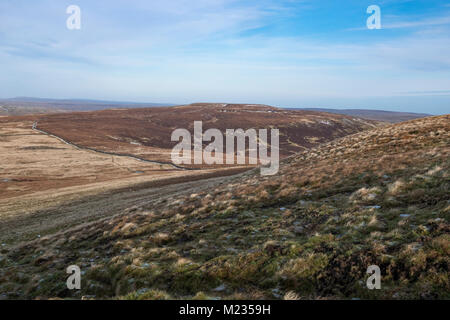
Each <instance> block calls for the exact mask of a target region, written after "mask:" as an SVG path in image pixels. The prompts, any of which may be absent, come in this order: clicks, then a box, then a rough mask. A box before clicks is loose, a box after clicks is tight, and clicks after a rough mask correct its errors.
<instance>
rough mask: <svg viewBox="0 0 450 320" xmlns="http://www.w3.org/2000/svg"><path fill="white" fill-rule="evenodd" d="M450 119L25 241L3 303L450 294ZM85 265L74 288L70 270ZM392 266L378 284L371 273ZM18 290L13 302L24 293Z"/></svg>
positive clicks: (2, 262)
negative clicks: (369, 282) (377, 286)
mask: <svg viewBox="0 0 450 320" xmlns="http://www.w3.org/2000/svg"><path fill="white" fill-rule="evenodd" d="M449 123H450V116H448V115H447V116H441V117H433V118H425V119H419V120H414V121H409V122H406V123H402V124H398V125H393V126H390V127H386V128H381V129H380V128H379V129H374V130H371V131H367V132H363V133H360V134H356V135H353V136H349V137H346V138H342V139H340V140H338V141H335V142H331V143H328V144H325V145H322V146H319V147H317V148H315V149H313V150H311V151H308V152H305V153H301V154H299V155H296V156H294V157H290V158H288V159H287V160H286V161H284V163H283V165H282V166H281V169H280V172H279V174H278V175H276V176H274V177H260V176H259V171H253V172H249V173H247V174H245V175H244V176H243V177H241V178H240V179H239V180H237V179H236V180H235V181H234V182H231V183H229V184H226V185H225V184H224V185H219V186H217V188H216V189H214V190H210V191H209V192H208V193H206V192H205V193H201V194H193V195H191V196H190V197H180V198H179V199H173V200H171V201H170V202H164V203H160V205H159V206H158V207H156V208H155V207H153V208H145V207H143V208H132V209H130V210H128V211H127V212H124V215H122V216H120V217H116V218H113V219H110V220H102V221H99V222H96V223H93V224H89V225H86V226H83V227H79V228H77V229H75V230H69V231H67V232H66V233H60V234H56V235H54V236H51V237H48V238H43V239H39V240H36V241H34V242H31V243H26V244H24V245H23V246H21V247H20V248H17V249H15V250H12V251H9V252H7V251H6V250H4V251H3V252H2V256H1V258H0V267H1V269H0V295H1V294H3V297H4V298H17V297H27V298H34V297H38V296H40V297H54V296H59V297H75V298H76V297H81V296H82V295H90V296H94V297H95V298H109V297H115V298H142V299H152V298H159V299H162V298H208V297H221V298H250V299H257V298H283V297H286V298H324V297H326V298H352V297H358V298H387V299H393V298H394V299H401V298H450V287H449V279H448V274H449V273H448V269H449V262H450V260H449V253H450V249H449V243H450V241H449V240H450V236H449V231H450V225H449V213H450V200H449V192H448V190H449V189H450V178H449V164H450V163H449V151H450V147H449V145H450V143H449V142H450V127H449ZM71 264H77V265H79V266H80V267H81V268H82V270H84V271H85V273H84V274H83V278H82V290H81V291H80V292H69V291H68V290H67V289H65V279H66V277H67V275H66V273H65V268H66V267H67V266H69V265H71ZM372 264H377V265H379V266H380V267H381V270H382V290H368V289H367V288H366V286H365V279H366V278H367V275H366V269H367V267H368V266H369V265H372ZM14 292H15V293H16V294H14Z"/></svg>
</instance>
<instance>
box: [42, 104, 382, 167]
mask: <svg viewBox="0 0 450 320" xmlns="http://www.w3.org/2000/svg"><path fill="white" fill-rule="evenodd" d="M199 120H202V121H203V131H206V130H207V129H210V128H217V129H219V130H221V132H223V133H225V130H226V129H243V130H247V129H249V128H254V129H264V128H266V129H270V128H276V129H279V130H280V156H281V157H282V158H283V157H286V156H289V155H292V154H294V153H297V152H300V151H303V150H305V149H308V148H310V147H313V146H316V145H318V144H320V143H324V142H328V141H330V140H333V139H336V138H340V137H343V136H346V135H348V134H353V133H356V132H359V131H362V130H367V129H370V128H373V127H376V126H377V125H380V123H379V122H376V121H371V120H362V119H359V118H353V117H349V116H343V115H336V114H330V113H320V112H311V111H299V110H284V109H279V108H275V107H270V106H264V105H248V104H247V105H243V104H212V103H196V104H191V105H185V106H177V107H157V108H139V109H119V110H103V111H93V112H79V113H71V114H53V115H48V116H41V117H39V118H38V125H37V127H38V128H39V129H41V130H44V131H46V132H48V133H52V134H54V135H56V136H59V137H61V138H63V139H64V140H67V141H70V142H73V143H74V144H76V145H79V146H83V147H89V148H94V149H96V150H101V151H108V152H117V153H120V154H133V155H136V156H139V157H142V158H144V159H148V160H154V161H160V162H171V158H170V152H171V150H172V148H173V147H174V146H175V145H176V144H177V143H178V142H172V141H171V134H172V132H173V131H174V130H175V129H177V128H184V129H187V130H189V131H190V132H191V134H193V125H194V121H199ZM207 144H208V143H207V142H204V146H206V145H207ZM197 167H198V166H197ZM203 167H204V166H203Z"/></svg>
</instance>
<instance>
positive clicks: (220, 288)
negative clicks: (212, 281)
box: [213, 284, 226, 292]
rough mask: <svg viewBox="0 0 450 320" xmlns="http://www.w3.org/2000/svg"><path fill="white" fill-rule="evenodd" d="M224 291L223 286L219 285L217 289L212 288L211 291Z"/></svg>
mask: <svg viewBox="0 0 450 320" xmlns="http://www.w3.org/2000/svg"><path fill="white" fill-rule="evenodd" d="M225 289H226V287H225V285H224V284H221V285H220V286H218V287H217V288H214V289H213V290H214V291H218V292H219V291H224V290H225Z"/></svg>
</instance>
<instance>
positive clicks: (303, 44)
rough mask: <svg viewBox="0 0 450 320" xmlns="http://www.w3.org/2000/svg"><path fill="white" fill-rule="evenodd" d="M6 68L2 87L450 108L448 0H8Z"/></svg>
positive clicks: (1, 52)
mask: <svg viewBox="0 0 450 320" xmlns="http://www.w3.org/2000/svg"><path fill="white" fill-rule="evenodd" d="M69 5H78V6H79V7H80V8H81V23H82V25H81V30H68V29H67V28H66V20H67V18H68V17H69V15H68V14H66V8H67V7H68V6H69ZM369 5H378V6H379V7H380V8H381V23H382V29H381V30H369V29H367V27H366V20H367V18H368V17H369V14H367V13H366V9H367V7H368V6H369ZM0 70H1V77H0V97H3V98H8V97H15V96H34V97H48V98H85V99H104V100H122V101H137V102H170V103H189V102H196V101H214V102H243V103H264V104H271V105H275V106H285V107H331V108H368V109H387V110H395V111H413V112H427V113H433V114H443V113H450V1H437V0H436V1H434V0H423V1H421V0H418V1H412V0H397V1H394V0H370V1H365V0H345V1H344V0H342V1H338V0H303V1H302V0H298V1H296V0H279V1H273V0H257V1H250V0H244V1H234V0H198V1H196V0H165V1H160V0H145V1H144V0H134V1H130V0H115V1H114V0H96V1H92V0H90V1H88V0H70V1H65V0H58V1H56V0H53V1H50V0H36V1H29V0H27V1H25V0H2V1H1V2H0Z"/></svg>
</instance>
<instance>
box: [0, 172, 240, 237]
mask: <svg viewBox="0 0 450 320" xmlns="http://www.w3.org/2000/svg"><path fill="white" fill-rule="evenodd" d="M244 170H245V171H246V170H248V168H246V169H243V168H240V169H233V170H224V171H218V172H211V173H205V174H202V175H195V176H185V177H175V178H167V179H161V180H156V181H154V182H147V183H142V184H139V185H134V186H130V187H126V188H121V189H115V190H109V191H106V192H102V193H94V194H90V195H89V191H86V195H84V196H82V197H79V195H78V197H77V198H75V199H73V200H71V201H69V202H65V203H64V202H63V203H60V202H59V201H58V200H61V201H63V199H58V198H56V199H55V198H53V199H51V201H52V202H55V203H58V204H57V205H55V206H54V207H50V208H46V209H43V210H38V211H35V212H33V213H30V214H24V215H15V216H13V217H11V218H6V219H2V223H1V224H0V241H3V242H9V243H16V242H18V241H23V240H31V239H35V238H36V237H40V236H44V235H46V234H51V233H54V232H56V231H58V230H59V229H62V228H64V229H67V228H68V227H73V226H77V225H81V224H84V223H87V222H91V221H95V220H98V219H101V218H105V217H111V216H114V215H117V214H123V213H124V210H125V209H127V208H132V207H134V206H139V207H142V206H146V207H149V206H150V207H151V206H152V205H153V204H155V203H157V202H161V201H167V200H170V199H172V198H173V197H175V196H179V195H184V194H186V195H188V194H192V193H197V192H199V191H201V190H208V189H211V188H214V187H215V186H217V185H220V184H223V183H227V182H229V181H231V180H234V179H239V176H240V175H241V174H242V171H244ZM239 173H240V174H239ZM226 175H229V176H226ZM188 181H189V182H188ZM64 197H66V195H61V196H60V198H64Z"/></svg>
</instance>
